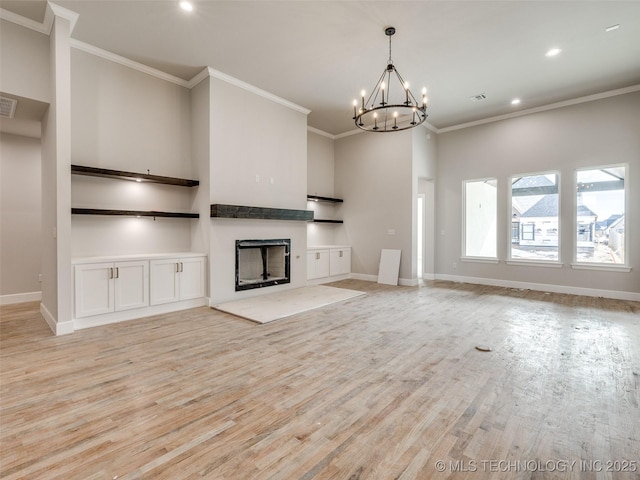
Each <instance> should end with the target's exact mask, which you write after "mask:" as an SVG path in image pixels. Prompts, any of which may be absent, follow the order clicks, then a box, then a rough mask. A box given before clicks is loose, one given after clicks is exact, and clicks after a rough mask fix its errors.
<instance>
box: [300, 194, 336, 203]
mask: <svg viewBox="0 0 640 480" xmlns="http://www.w3.org/2000/svg"><path fill="white" fill-rule="evenodd" d="M307 200H309V201H312V202H327V203H342V202H344V200H342V199H341V198H331V197H321V196H319V195H307Z"/></svg>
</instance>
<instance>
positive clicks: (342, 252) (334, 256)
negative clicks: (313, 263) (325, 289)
mask: <svg viewBox="0 0 640 480" xmlns="http://www.w3.org/2000/svg"><path fill="white" fill-rule="evenodd" d="M329 256H330V258H329V276H331V277H333V276H335V275H346V274H348V273H351V249H350V248H332V249H331V250H330V251H329Z"/></svg>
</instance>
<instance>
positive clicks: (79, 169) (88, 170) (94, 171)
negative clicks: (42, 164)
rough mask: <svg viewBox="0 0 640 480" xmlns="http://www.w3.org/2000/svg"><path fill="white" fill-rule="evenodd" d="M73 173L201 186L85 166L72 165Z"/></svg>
mask: <svg viewBox="0 0 640 480" xmlns="http://www.w3.org/2000/svg"><path fill="white" fill-rule="evenodd" d="M71 173H72V174H74V175H87V176H89V177H105V178H117V179H120V180H135V181H136V182H138V181H139V182H151V183H162V184H165V185H177V186H179V187H196V186H198V185H200V182H199V181H198V180H188V179H186V178H176V177H162V176H160V175H150V174H148V173H135V172H123V171H121V170H109V169H107V168H96V167H86V166H84V165H71Z"/></svg>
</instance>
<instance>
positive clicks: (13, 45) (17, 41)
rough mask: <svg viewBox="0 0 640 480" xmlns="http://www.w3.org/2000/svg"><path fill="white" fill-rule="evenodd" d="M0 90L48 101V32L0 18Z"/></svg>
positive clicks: (49, 78) (49, 92) (49, 97)
mask: <svg viewBox="0 0 640 480" xmlns="http://www.w3.org/2000/svg"><path fill="white" fill-rule="evenodd" d="M0 58H2V68H0V91H2V92H5V93H10V94H13V95H18V96H21V97H25V98H32V99H34V100H39V101H41V102H46V103H49V102H50V101H51V72H50V62H49V58H50V52H49V36H48V35H44V34H42V33H38V32H34V31H33V30H30V29H28V28H25V27H21V26H20V25H16V24H15V23H11V22H8V21H6V20H0Z"/></svg>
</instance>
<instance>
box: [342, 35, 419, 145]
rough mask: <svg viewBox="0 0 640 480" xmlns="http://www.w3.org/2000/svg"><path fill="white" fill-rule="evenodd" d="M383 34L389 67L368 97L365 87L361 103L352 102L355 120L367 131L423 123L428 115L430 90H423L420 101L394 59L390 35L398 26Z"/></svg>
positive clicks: (405, 127)
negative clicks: (385, 37)
mask: <svg viewBox="0 0 640 480" xmlns="http://www.w3.org/2000/svg"><path fill="white" fill-rule="evenodd" d="M384 33H385V35H387V36H388V37H389V60H388V61H387V66H386V68H385V69H384V71H383V72H382V75H381V76H380V79H379V80H378V83H376V86H375V87H374V88H373V91H372V92H371V94H370V95H369V97H368V98H367V100H366V101H365V95H366V92H365V91H364V90H362V92H360V95H361V96H362V101H361V103H360V105H358V101H357V100H354V101H353V120H354V121H355V123H356V126H357V127H358V128H360V129H362V130H366V131H368V132H397V131H400V130H407V129H409V128H413V127H416V126H418V125H420V124H421V123H423V122H424V121H425V120H426V118H427V113H426V110H427V89H426V88H423V89H422V102H421V103H418V101H417V100H416V99H415V97H414V96H413V94H412V93H411V90H409V83H407V82H405V81H404V80H403V79H402V77H401V76H400V72H398V69H397V68H396V67H395V65H394V64H393V60H391V37H392V36H393V34H394V33H396V29H395V28H394V27H386V28H385V29H384ZM392 73H394V74H395V76H392Z"/></svg>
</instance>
